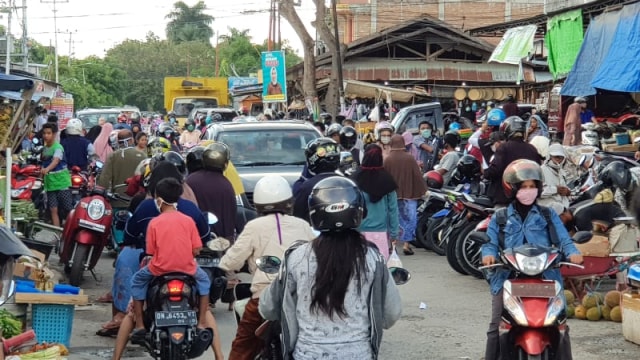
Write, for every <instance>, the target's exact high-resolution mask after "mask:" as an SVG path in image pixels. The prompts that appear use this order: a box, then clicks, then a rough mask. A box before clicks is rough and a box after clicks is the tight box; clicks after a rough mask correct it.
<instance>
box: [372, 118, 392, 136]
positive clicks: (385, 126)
mask: <svg viewBox="0 0 640 360" xmlns="http://www.w3.org/2000/svg"><path fill="white" fill-rule="evenodd" d="M383 130H388V131H391V134H393V131H394V128H393V126H392V125H391V124H389V122H387V121H380V122H379V123H378V124H377V125H376V139H378V140H380V133H381V132H382V131H383Z"/></svg>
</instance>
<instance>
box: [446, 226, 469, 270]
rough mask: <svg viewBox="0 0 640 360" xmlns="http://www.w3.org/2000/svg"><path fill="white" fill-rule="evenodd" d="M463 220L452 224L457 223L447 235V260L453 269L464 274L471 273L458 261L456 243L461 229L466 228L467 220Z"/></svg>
mask: <svg viewBox="0 0 640 360" xmlns="http://www.w3.org/2000/svg"><path fill="white" fill-rule="evenodd" d="M462 221H463V222H460V223H458V224H451V226H453V225H457V228H456V229H452V230H451V232H450V233H449V235H448V236H447V237H448V239H446V254H445V255H446V256H447V262H448V263H449V266H451V268H452V269H453V270H455V271H456V272H458V273H460V274H462V275H469V274H468V273H467V272H466V271H465V270H464V269H463V268H462V267H461V266H460V264H459V263H458V259H457V258H456V244H457V242H458V234H460V229H463V228H465V227H466V226H467V225H466V224H467V223H468V222H467V220H462Z"/></svg>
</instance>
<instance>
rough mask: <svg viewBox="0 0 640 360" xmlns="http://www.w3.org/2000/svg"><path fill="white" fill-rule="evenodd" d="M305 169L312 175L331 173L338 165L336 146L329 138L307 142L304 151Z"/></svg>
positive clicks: (338, 155) (338, 158) (338, 157)
mask: <svg viewBox="0 0 640 360" xmlns="http://www.w3.org/2000/svg"><path fill="white" fill-rule="evenodd" d="M304 156H305V157H306V158H307V167H308V169H309V172H311V173H312V174H314V175H315V174H319V173H325V172H333V171H336V170H338V166H339V165H340V154H339V153H338V144H336V142H335V141H333V140H331V139H330V138H317V139H314V140H311V141H309V143H308V144H307V147H306V148H305V149H304Z"/></svg>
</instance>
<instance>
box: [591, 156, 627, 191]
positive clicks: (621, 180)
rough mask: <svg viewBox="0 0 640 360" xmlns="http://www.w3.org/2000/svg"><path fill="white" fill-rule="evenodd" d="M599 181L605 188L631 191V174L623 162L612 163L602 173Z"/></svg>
mask: <svg viewBox="0 0 640 360" xmlns="http://www.w3.org/2000/svg"><path fill="white" fill-rule="evenodd" d="M598 180H600V181H602V183H603V184H604V186H606V187H613V188H616V189H620V190H622V191H629V190H631V172H630V171H629V169H628V168H627V166H626V165H625V164H624V163H623V162H622V161H612V162H610V163H609V164H608V165H607V166H605V168H604V169H603V170H602V172H600V175H599V176H598Z"/></svg>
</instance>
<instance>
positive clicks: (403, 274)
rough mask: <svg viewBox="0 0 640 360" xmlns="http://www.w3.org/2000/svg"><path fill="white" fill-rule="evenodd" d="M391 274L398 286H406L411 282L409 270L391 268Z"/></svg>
mask: <svg viewBox="0 0 640 360" xmlns="http://www.w3.org/2000/svg"><path fill="white" fill-rule="evenodd" d="M389 272H390V273H391V277H392V278H393V281H395V283H396V285H402V284H406V283H407V282H409V280H411V273H410V272H409V270H407V269H403V268H400V267H392V268H389Z"/></svg>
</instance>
